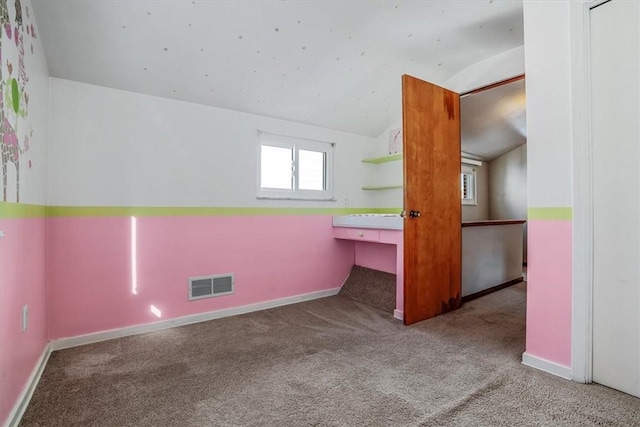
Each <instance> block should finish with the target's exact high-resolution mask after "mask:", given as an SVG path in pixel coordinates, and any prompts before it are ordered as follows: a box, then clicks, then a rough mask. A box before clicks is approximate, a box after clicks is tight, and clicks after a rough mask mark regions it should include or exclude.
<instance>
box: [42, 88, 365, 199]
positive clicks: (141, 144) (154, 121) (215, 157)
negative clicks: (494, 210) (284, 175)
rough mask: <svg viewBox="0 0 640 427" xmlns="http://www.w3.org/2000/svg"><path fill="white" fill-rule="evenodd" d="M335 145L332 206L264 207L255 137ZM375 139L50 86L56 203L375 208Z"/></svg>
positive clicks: (121, 94)
mask: <svg viewBox="0 0 640 427" xmlns="http://www.w3.org/2000/svg"><path fill="white" fill-rule="evenodd" d="M258 130H261V131H264V132H269V133H275V134H280V135H287V136H294V137H301V138H308V139H315V140H320V141H328V142H334V143H335V144H336V147H335V152H334V162H335V168H334V169H335V179H334V188H335V191H334V195H335V198H336V199H337V200H336V201H334V202H309V201H308V202H303V201H274V200H257V199H256V194H257V161H258V154H257V153H258V138H257V131H258ZM374 142H375V140H374V139H373V138H368V137H364V136H359V135H354V134H348V133H344V132H339V131H335V130H330V129H324V128H320V127H316V126H310V125H303V124H299V123H294V122H289V121H284V120H277V119H272V118H267V117H262V116H257V115H252V114H246V113H240V112H236V111H231V110H225V109H221V108H216V107H210V106H203V105H198V104H192V103H188V102H183V101H176V100H172V99H167V98H159V97H154V96H149V95H141V94H137V93H133V92H125V91H121V90H115V89H109V88H105V87H100V86H93V85H88V84H84V83H77V82H72V81H69V80H62V79H56V78H52V79H51V149H50V157H49V159H50V173H49V200H48V202H49V204H50V205H58V206H209V207H211V206H218V207H272V206H278V207H283V206H288V207H327V208H340V207H345V199H346V206H347V207H372V206H373V197H372V196H371V195H369V194H367V193H365V192H363V191H362V190H361V186H362V185H364V182H363V167H364V166H363V164H362V163H361V159H362V158H363V157H365V153H367V152H368V150H371V145H372V144H374Z"/></svg>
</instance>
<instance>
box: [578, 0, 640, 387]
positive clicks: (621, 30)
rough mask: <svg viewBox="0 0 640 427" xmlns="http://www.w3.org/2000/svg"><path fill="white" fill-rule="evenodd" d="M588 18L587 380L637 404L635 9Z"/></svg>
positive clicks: (639, 275) (639, 135)
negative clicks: (590, 269)
mask: <svg viewBox="0 0 640 427" xmlns="http://www.w3.org/2000/svg"><path fill="white" fill-rule="evenodd" d="M590 14H591V28H590V35H591V37H590V43H591V49H590V50H591V84H592V87H591V89H592V90H591V105H592V108H591V114H592V117H591V123H592V131H593V134H592V141H593V176H592V183H593V323H592V324H593V380H594V381H595V382H598V383H600V384H604V385H606V386H608V387H612V388H615V389H617V390H621V391H624V392H626V393H629V394H633V395H634V396H638V397H640V309H639V307H640V265H639V264H638V259H639V258H640V169H638V164H639V163H640V144H639V143H638V141H640V127H638V117H640V77H639V76H640V30H639V27H640V4H639V3H638V2H628V1H617V0H614V1H610V2H608V3H605V4H602V5H600V6H598V7H596V8H593V9H591V12H590Z"/></svg>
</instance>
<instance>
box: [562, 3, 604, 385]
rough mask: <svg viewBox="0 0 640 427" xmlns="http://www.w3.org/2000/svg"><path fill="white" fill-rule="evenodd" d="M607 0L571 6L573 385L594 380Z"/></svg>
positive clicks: (570, 4)
mask: <svg viewBox="0 0 640 427" xmlns="http://www.w3.org/2000/svg"><path fill="white" fill-rule="evenodd" d="M607 1H609V0H582V1H579V2H570V3H569V7H570V8H571V10H570V19H571V22H570V24H571V26H570V28H571V33H570V35H571V43H572V45H571V51H572V54H571V62H572V67H571V69H572V73H571V75H572V88H571V93H572V95H571V98H572V99H571V104H572V122H573V126H572V132H573V137H572V139H573V206H574V209H573V287H572V289H573V295H572V314H571V316H572V328H571V329H572V333H571V337H572V342H571V358H572V360H571V367H572V371H573V379H574V380H575V381H579V382H583V383H590V382H591V381H592V376H593V208H594V203H593V139H592V128H591V66H590V45H591V40H590V31H589V29H590V25H591V22H590V19H591V17H590V14H591V9H593V8H594V7H597V6H600V5H601V4H603V3H606V2H607Z"/></svg>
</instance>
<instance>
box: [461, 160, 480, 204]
mask: <svg viewBox="0 0 640 427" xmlns="http://www.w3.org/2000/svg"><path fill="white" fill-rule="evenodd" d="M463 175H468V176H470V177H471V180H470V188H469V190H470V193H471V196H472V197H470V198H468V199H465V198H463V196H464V192H462V194H460V198H461V199H462V204H463V205H464V206H477V205H478V185H477V180H476V170H475V168H472V167H470V166H466V165H462V168H461V171H460V180H461V181H462V176H463Z"/></svg>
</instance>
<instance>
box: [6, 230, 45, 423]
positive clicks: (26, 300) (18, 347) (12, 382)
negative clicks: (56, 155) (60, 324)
mask: <svg viewBox="0 0 640 427" xmlns="http://www.w3.org/2000/svg"><path fill="white" fill-rule="evenodd" d="M45 224H46V220H45V219H44V218H36V219H2V220H0V229H2V231H4V234H5V236H4V237H3V238H1V239H0V284H1V286H0V396H1V398H0V424H2V423H4V421H5V420H6V419H7V417H8V416H9V413H10V412H11V410H12V408H13V406H14V405H15V403H16V402H17V400H18V397H19V396H20V394H21V393H22V391H23V389H24V387H25V386H26V385H27V380H28V379H29V376H30V375H31V372H32V371H33V369H34V367H35V366H36V363H37V361H38V359H39V358H40V356H41V355H42V352H43V350H44V348H45V346H46V344H47V328H46V287H45V274H46V272H45V267H46V264H45ZM25 304H28V306H29V323H28V328H27V330H26V331H25V332H24V333H23V332H22V307H23V305H25Z"/></svg>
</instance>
